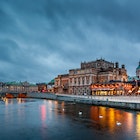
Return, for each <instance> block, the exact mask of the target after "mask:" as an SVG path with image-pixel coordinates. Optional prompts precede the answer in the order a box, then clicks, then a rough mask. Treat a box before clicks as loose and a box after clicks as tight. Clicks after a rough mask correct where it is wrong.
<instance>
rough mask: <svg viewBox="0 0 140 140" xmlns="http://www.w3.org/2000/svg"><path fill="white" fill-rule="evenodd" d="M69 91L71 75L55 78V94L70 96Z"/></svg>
mask: <svg viewBox="0 0 140 140" xmlns="http://www.w3.org/2000/svg"><path fill="white" fill-rule="evenodd" d="M68 90H69V75H68V74H63V75H58V77H56V78H55V85H54V91H55V93H63V94H68V93H69V91H68Z"/></svg>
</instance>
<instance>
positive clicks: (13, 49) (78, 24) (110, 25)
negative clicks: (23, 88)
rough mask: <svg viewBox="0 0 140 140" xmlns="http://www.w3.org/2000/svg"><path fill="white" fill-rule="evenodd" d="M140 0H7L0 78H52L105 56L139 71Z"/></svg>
mask: <svg viewBox="0 0 140 140" xmlns="http://www.w3.org/2000/svg"><path fill="white" fill-rule="evenodd" d="M139 4H140V2H139V1H138V0H135V2H132V1H130V0H129V1H126V0H124V1H121V0H116V1H112V0H109V1H108V2H106V1H103V0H94V1H92V0H88V1H87V0H80V1H78V0H75V1H71V0H67V1H65V0H59V1H58V0H36V1H34V0H24V1H19V0H12V1H10V0H1V1H0V21H1V22H0V30H1V32H0V63H1V65H2V67H1V68H0V75H1V76H0V77H1V79H0V80H7V81H10V80H20V81H22V80H28V81H34V82H42V81H50V80H51V79H53V78H54V77H56V76H57V75H58V74H63V73H65V72H68V70H69V69H73V68H78V67H80V62H81V61H92V60H96V59H97V58H101V57H102V58H105V59H106V60H108V61H113V62H116V61H119V62H120V65H121V64H125V65H126V68H127V69H128V74H130V75H135V68H136V67H137V64H138V61H139V51H140V49H139V44H140V39H139V38H140V33H139V28H140V27H139V25H140V20H139V16H140V15H139V13H140V11H139Z"/></svg>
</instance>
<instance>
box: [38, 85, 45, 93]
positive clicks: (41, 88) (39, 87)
mask: <svg viewBox="0 0 140 140" xmlns="http://www.w3.org/2000/svg"><path fill="white" fill-rule="evenodd" d="M37 86H38V92H47V84H46V83H37Z"/></svg>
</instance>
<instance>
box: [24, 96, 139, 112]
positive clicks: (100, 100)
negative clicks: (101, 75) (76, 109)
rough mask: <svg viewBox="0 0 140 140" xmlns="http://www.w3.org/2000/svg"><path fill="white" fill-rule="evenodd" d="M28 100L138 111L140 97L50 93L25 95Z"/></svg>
mask: <svg viewBox="0 0 140 140" xmlns="http://www.w3.org/2000/svg"><path fill="white" fill-rule="evenodd" d="M27 97H28V98H38V99H50V100H61V101H69V102H75V103H82V104H90V105H98V106H107V107H114V108H122V109H132V110H139V111H140V96H81V95H80V96H78V95H67V94H52V93H27Z"/></svg>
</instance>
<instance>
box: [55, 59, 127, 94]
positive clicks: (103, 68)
mask: <svg viewBox="0 0 140 140" xmlns="http://www.w3.org/2000/svg"><path fill="white" fill-rule="evenodd" d="M111 80H113V81H123V82H124V81H127V71H126V69H125V65H122V66H121V68H119V63H118V62H116V63H115V64H114V63H112V62H108V61H106V60H104V59H98V60H96V61H91V62H83V63H81V68H78V69H71V70H69V74H67V75H60V76H58V77H57V78H56V79H55V88H56V89H57V90H56V92H58V93H64V91H65V93H69V94H76V95H83V94H86V95H90V94H91V93H92V90H91V88H90V87H91V84H94V83H104V82H109V81H111ZM64 89H65V90H64Z"/></svg>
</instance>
